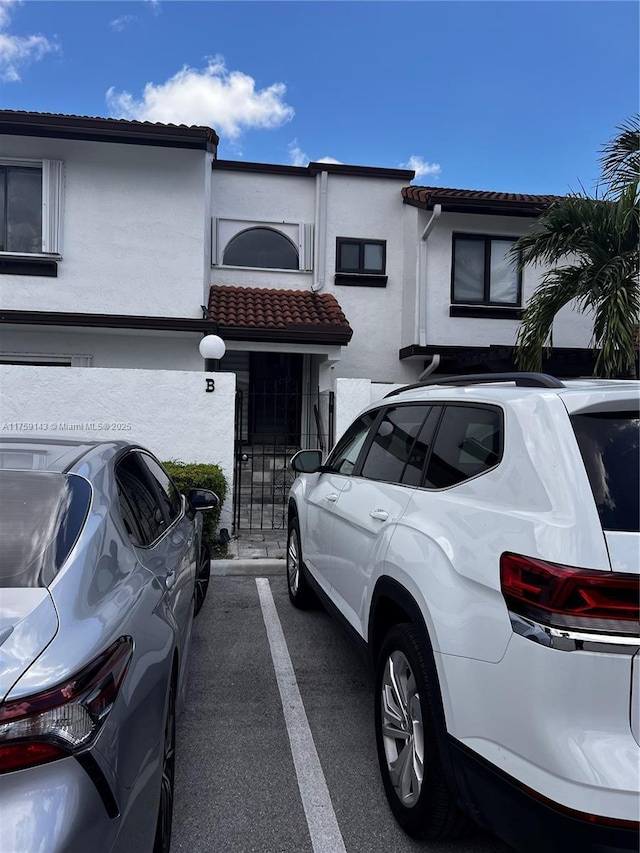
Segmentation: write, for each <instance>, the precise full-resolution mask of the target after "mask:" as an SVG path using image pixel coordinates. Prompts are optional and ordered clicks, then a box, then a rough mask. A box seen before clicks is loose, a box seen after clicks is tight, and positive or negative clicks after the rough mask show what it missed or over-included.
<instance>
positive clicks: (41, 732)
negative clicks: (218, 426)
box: [0, 439, 218, 853]
mask: <svg viewBox="0 0 640 853" xmlns="http://www.w3.org/2000/svg"><path fill="white" fill-rule="evenodd" d="M217 504H218V499H217V497H216V495H215V494H214V493H213V492H210V491H207V490H200V489H194V490H192V491H191V492H190V493H189V496H188V498H185V497H184V496H183V495H181V494H179V492H178V490H177V489H176V487H175V485H174V483H173V482H172V480H171V478H170V477H169V475H168V474H167V472H166V471H165V470H164V468H163V467H162V465H161V464H160V463H159V462H158V461H157V459H155V458H154V457H153V456H152V455H151V454H150V453H149V452H148V451H146V450H144V449H143V448H141V447H138V446H135V445H132V444H128V443H126V442H116V441H114V442H86V443H83V442H77V441H76V442H73V441H37V440H34V441H30V440H24V439H13V440H3V441H2V442H0V850H2V851H3V853H9V851H10V853H22V852H23V851H24V853H27V851H28V853H59V851H74V853H85V851H91V853H102V851H105V853H106V851H118V853H126V851H136V853H147V851H148V853H151V851H153V853H167V851H168V850H169V845H170V839H171V817H172V810H173V781H174V764H175V721H176V714H177V713H178V711H179V709H180V707H181V704H182V702H183V700H184V693H185V685H186V673H187V658H188V651H189V644H190V638H191V628H192V624H193V616H194V611H195V610H196V609H197V608H199V606H201V604H202V598H203V591H204V590H205V589H206V581H207V580H208V559H207V558H208V553H207V550H206V548H205V547H204V546H203V544H202V541H201V540H202V516H201V515H200V512H199V511H200V510H205V509H211V508H214V507H215V506H217ZM199 578H200V583H198V579H199Z"/></svg>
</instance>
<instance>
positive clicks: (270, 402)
mask: <svg viewBox="0 0 640 853" xmlns="http://www.w3.org/2000/svg"><path fill="white" fill-rule="evenodd" d="M249 377H250V379H249V383H250V384H249V395H250V406H249V423H250V425H249V434H250V441H251V443H252V444H254V445H255V444H265V443H270V444H297V443H298V442H299V438H300V414H301V413H300V394H301V392H302V356H301V355H299V354H295V353H275V352H264V353H262V352H260V353H258V352H256V353H251V361H250V372H249Z"/></svg>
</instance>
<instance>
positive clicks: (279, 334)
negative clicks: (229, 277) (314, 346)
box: [209, 285, 353, 344]
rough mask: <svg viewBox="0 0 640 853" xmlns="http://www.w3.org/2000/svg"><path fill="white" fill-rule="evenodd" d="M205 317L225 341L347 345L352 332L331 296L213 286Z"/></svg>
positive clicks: (303, 291)
mask: <svg viewBox="0 0 640 853" xmlns="http://www.w3.org/2000/svg"><path fill="white" fill-rule="evenodd" d="M209 316H210V318H211V320H213V321H214V322H215V323H217V325H218V330H219V333H220V335H221V336H222V337H223V338H224V337H226V338H228V339H229V340H263V341H281V342H289V343H305V342H307V343H310V342H313V341H315V342H318V343H327V344H330V343H331V344H347V343H348V342H349V341H350V339H351V336H352V335H353V330H352V329H351V326H350V325H349V323H348V321H347V318H346V317H345V315H344V314H343V312H342V309H341V308H340V305H339V304H338V301H337V299H336V298H335V296H333V295H332V294H331V293H312V292H311V291H310V290H272V289H270V288H262V287H229V286H224V285H213V286H212V287H211V290H210V292H209Z"/></svg>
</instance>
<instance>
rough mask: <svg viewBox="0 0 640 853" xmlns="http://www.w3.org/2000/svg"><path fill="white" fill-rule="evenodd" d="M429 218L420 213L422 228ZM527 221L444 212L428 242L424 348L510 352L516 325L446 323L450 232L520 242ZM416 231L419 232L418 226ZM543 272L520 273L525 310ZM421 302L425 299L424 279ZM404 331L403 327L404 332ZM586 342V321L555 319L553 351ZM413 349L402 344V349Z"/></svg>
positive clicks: (564, 314)
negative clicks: (492, 347) (504, 349)
mask: <svg viewBox="0 0 640 853" xmlns="http://www.w3.org/2000/svg"><path fill="white" fill-rule="evenodd" d="M430 215H431V214H430V212H426V211H425V212H424V213H421V216H420V221H421V227H422V228H424V225H426V223H427V221H428V218H429V217H430ZM531 224H532V220H531V219H528V218H526V217H515V216H511V217H508V216H486V215H484V216H480V215H478V214H462V213H446V212H443V213H442V215H441V217H440V219H438V220H437V222H436V224H435V227H434V229H433V231H432V232H431V235H430V237H429V239H428V241H427V272H426V330H427V339H426V344H427V345H429V346H437V345H438V344H442V345H443V346H480V347H484V346H489V345H491V344H494V345H503V346H513V345H514V344H515V341H516V333H517V330H518V327H519V325H520V321H519V320H506V319H499V320H494V319H489V318H487V319H484V318H481V317H480V318H476V317H473V318H472V317H450V316H449V308H450V307H451V264H452V251H453V232H454V231H455V232H462V233H468V234H486V235H490V236H492V237H493V236H495V237H501V236H505V237H520V236H521V235H523V234H526V233H528V232H529V230H530V229H531ZM419 227H420V226H419ZM544 272H545V268H543V267H539V266H536V267H532V266H527V267H525V268H524V270H523V278H522V295H523V305H526V303H527V302H528V300H529V299H530V297H531V295H532V294H533V291H534V290H535V288H536V287H537V286H538V284H539V283H540V279H541V277H542V275H543V273H544ZM421 287H422V288H423V290H422V293H421V299H422V298H423V297H424V295H425V291H424V287H425V278H424V276H423V279H422V281H421ZM421 304H423V303H422V302H421ZM405 331H406V327H405ZM590 339H591V322H590V319H589V317H588V316H586V315H582V314H579V313H578V312H576V311H575V310H573V309H572V308H571V307H566V308H564V309H563V310H562V311H561V312H560V313H559V315H558V317H557V319H556V321H555V324H554V332H553V345H554V347H587V346H588V345H589V341H590ZM411 343H418V341H417V339H414V340H405V345H408V344H411Z"/></svg>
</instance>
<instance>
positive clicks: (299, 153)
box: [289, 139, 309, 166]
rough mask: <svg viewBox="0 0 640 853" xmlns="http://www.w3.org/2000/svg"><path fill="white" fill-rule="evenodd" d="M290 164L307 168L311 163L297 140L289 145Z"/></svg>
mask: <svg viewBox="0 0 640 853" xmlns="http://www.w3.org/2000/svg"><path fill="white" fill-rule="evenodd" d="M289 162H290V164H291V165H292V166H306V165H307V163H308V162H309V158H308V157H307V155H306V154H305V153H304V151H303V150H302V149H301V148H300V146H299V145H298V140H297V139H294V140H293V142H290V143H289Z"/></svg>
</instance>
